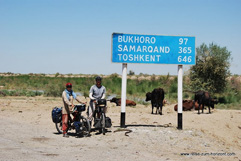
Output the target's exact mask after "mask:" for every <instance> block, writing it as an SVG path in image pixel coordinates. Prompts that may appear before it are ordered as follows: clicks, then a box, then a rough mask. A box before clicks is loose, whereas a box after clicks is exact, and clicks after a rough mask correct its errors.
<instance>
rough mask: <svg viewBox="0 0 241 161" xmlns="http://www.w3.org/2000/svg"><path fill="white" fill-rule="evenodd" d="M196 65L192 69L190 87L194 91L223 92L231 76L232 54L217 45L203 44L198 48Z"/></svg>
mask: <svg viewBox="0 0 241 161" xmlns="http://www.w3.org/2000/svg"><path fill="white" fill-rule="evenodd" d="M196 52H197V53H196V65H194V66H192V67H191V68H190V70H189V71H190V73H189V76H190V80H191V82H190V86H191V88H192V89H193V90H195V91H197V90H206V91H209V92H211V93H220V92H223V91H224V90H225V88H226V85H227V77H228V76H230V71H229V67H230V61H231V52H229V51H228V50H227V49H226V47H220V46H218V45H216V44H213V43H212V44H209V46H207V45H206V44H204V43H203V44H202V45H201V46H200V47H198V48H196Z"/></svg>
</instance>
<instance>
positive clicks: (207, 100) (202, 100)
mask: <svg viewBox="0 0 241 161" xmlns="http://www.w3.org/2000/svg"><path fill="white" fill-rule="evenodd" d="M194 101H195V102H196V101H197V103H198V104H199V106H198V114H200V112H199V110H200V106H201V105H202V106H203V108H202V113H203V109H204V105H206V106H208V110H209V113H211V111H210V106H211V107H212V109H214V104H217V103H218V101H216V100H214V99H212V98H211V96H210V94H209V93H208V92H205V91H197V92H195V96H194Z"/></svg>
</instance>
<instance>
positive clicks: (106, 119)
mask: <svg viewBox="0 0 241 161" xmlns="http://www.w3.org/2000/svg"><path fill="white" fill-rule="evenodd" d="M111 126H112V123H111V119H110V118H109V117H106V118H105V127H107V128H110V127H111Z"/></svg>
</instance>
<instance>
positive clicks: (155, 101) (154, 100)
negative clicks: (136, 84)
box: [146, 88, 164, 115]
mask: <svg viewBox="0 0 241 161" xmlns="http://www.w3.org/2000/svg"><path fill="white" fill-rule="evenodd" d="M163 100H164V90H163V89H162V88H155V89H154V90H153V91H152V92H148V93H146V101H151V106H152V112H151V114H153V108H154V107H156V114H157V112H158V113H159V114H160V115H162V106H163ZM159 108H160V110H159Z"/></svg>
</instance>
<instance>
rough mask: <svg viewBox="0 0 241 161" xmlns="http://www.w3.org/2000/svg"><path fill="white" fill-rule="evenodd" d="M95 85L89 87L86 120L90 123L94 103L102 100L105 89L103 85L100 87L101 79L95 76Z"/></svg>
mask: <svg viewBox="0 0 241 161" xmlns="http://www.w3.org/2000/svg"><path fill="white" fill-rule="evenodd" d="M95 81H96V84H95V85H93V86H91V88H90V92H89V97H90V107H89V108H88V111H87V115H88V119H89V121H90V122H91V121H92V119H93V113H94V111H95V103H96V100H97V99H104V98H105V93H106V89H105V87H104V86H103V85H101V81H102V78H101V77H100V76H97V77H96V78H95Z"/></svg>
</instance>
